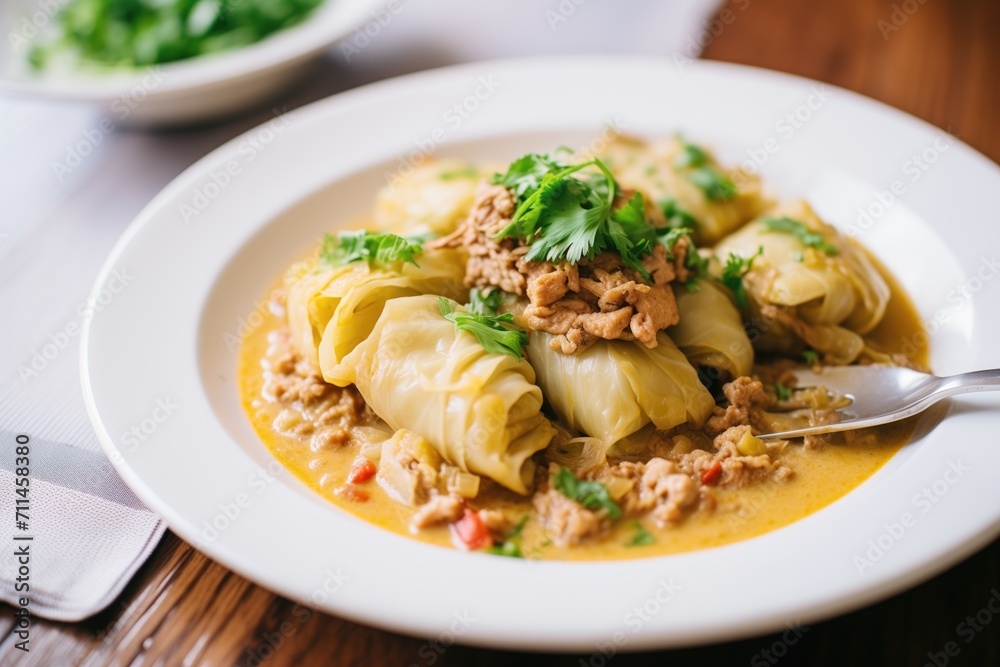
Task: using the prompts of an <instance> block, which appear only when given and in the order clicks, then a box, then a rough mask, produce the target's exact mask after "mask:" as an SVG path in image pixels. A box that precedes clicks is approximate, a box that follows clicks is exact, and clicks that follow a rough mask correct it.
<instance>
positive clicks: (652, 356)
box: [527, 331, 715, 451]
mask: <svg viewBox="0 0 1000 667" xmlns="http://www.w3.org/2000/svg"><path fill="white" fill-rule="evenodd" d="M551 340H552V335H551V334H548V333H545V332H543V331H531V332H529V333H528V347H527V354H528V360H529V361H530V362H531V366H532V368H534V369H535V373H536V375H537V378H538V385H539V386H540V387H541V388H542V391H543V392H544V394H545V398H546V400H547V401H548V403H549V405H550V406H551V407H552V409H553V410H555V412H556V414H557V415H559V417H560V419H561V420H562V421H563V422H564V423H566V424H567V425H568V426H570V427H571V428H573V429H575V430H577V431H579V432H581V433H583V434H585V435H588V436H590V437H592V438H597V439H598V440H600V441H601V443H602V444H603V446H604V448H605V451H607V449H609V448H610V447H611V446H612V445H614V444H615V443H616V442H618V441H620V440H622V439H624V438H626V437H628V436H630V435H632V434H633V433H635V432H636V431H639V430H640V429H642V428H643V427H644V426H646V425H647V424H649V423H653V424H654V425H655V426H656V428H660V429H670V428H673V427H675V426H678V425H679V424H683V423H685V422H687V423H689V424H691V425H692V426H695V427H701V426H702V424H704V423H705V420H706V419H708V417H709V416H710V415H711V414H712V408H714V407H715V401H714V400H713V399H712V395H711V394H710V393H709V392H708V390H707V389H706V388H705V387H704V385H702V383H701V381H700V380H699V379H698V372H697V371H696V370H695V369H694V368H693V367H692V366H691V364H690V363H689V362H688V360H687V358H686V357H685V356H684V355H683V354H682V353H681V351H680V350H678V349H677V346H676V345H674V343H673V341H672V340H670V338H669V337H668V336H667V335H666V334H665V333H663V332H662V331H661V332H660V333H659V335H658V336H657V345H656V347H654V348H647V347H646V346H645V345H640V344H637V343H634V342H631V341H622V340H600V341H597V342H596V343H594V344H593V345H591V346H590V347H588V348H586V349H585V350H583V351H581V352H577V353H575V354H562V353H561V352H557V351H555V350H553V349H552V348H550V347H549V342H550V341H551Z"/></svg>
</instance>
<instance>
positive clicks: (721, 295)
mask: <svg viewBox="0 0 1000 667" xmlns="http://www.w3.org/2000/svg"><path fill="white" fill-rule="evenodd" d="M696 289H697V291H691V290H689V289H688V288H686V287H684V286H683V285H680V286H677V285H675V286H674V297H675V298H676V300H677V310H678V312H679V313H680V322H678V323H677V324H675V325H674V326H672V327H670V328H669V329H667V334H668V335H669V336H670V339H671V340H673V341H674V343H675V344H676V345H677V347H678V348H679V349H680V351H681V352H683V353H684V356H686V357H687V358H688V361H690V362H691V364H692V365H694V366H695V367H696V368H699V369H715V371H717V372H715V373H713V374H712V375H711V379H713V380H716V379H723V376H725V377H726V378H728V379H732V378H738V377H740V376H742V375H749V374H750V369H751V368H752V367H753V346H752V345H751V343H750V339H749V338H748V337H747V334H746V332H745V331H744V330H743V320H742V319H741V318H740V311H739V310H737V309H736V306H734V305H733V303H732V301H731V300H730V298H729V295H728V293H727V292H726V289H725V288H724V287H721V286H720V285H719V284H717V283H716V282H715V281H714V280H710V279H703V280H699V281H698V282H697V283H696Z"/></svg>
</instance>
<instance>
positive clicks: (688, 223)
mask: <svg viewBox="0 0 1000 667" xmlns="http://www.w3.org/2000/svg"><path fill="white" fill-rule="evenodd" d="M659 206H660V211H662V212H663V217H664V218H666V219H667V226H668V227H688V228H690V229H697V228H698V225H699V224H700V223H699V222H698V219H697V218H695V217H694V216H693V215H691V214H690V213H688V212H687V211H685V210H684V209H683V208H681V207H680V206H678V205H677V200H676V199H673V198H672V197H671V198H668V199H663V200H661V201H660V202H659Z"/></svg>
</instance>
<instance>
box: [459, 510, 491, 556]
mask: <svg viewBox="0 0 1000 667" xmlns="http://www.w3.org/2000/svg"><path fill="white" fill-rule="evenodd" d="M451 537H452V541H453V542H455V545H456V546H458V547H459V548H460V549H466V550H469V551H476V550H478V549H487V548H489V547H491V546H493V536H492V535H490V531H489V529H488V528H487V527H486V525H485V524H483V520H482V519H480V518H479V513H478V512H474V511H473V510H470V509H468V508H466V510H465V513H464V514H462V517H461V518H460V519H459V520H458V521H456V522H455V523H453V524H451Z"/></svg>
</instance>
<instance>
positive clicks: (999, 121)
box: [0, 0, 1000, 667]
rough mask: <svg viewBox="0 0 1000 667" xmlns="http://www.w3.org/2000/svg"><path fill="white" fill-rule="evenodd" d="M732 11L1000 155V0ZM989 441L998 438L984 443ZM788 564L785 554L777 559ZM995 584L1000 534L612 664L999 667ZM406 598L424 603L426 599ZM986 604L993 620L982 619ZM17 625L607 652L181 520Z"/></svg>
mask: <svg viewBox="0 0 1000 667" xmlns="http://www.w3.org/2000/svg"><path fill="white" fill-rule="evenodd" d="M603 1H610V0H603ZM894 5H895V6H896V8H897V9H895V10H894ZM625 6H626V5H624V4H623V8H624V7H625ZM726 10H728V11H730V12H732V14H731V15H727V18H731V19H732V20H730V21H728V22H726V23H721V22H720V24H719V25H721V26H722V28H721V29H717V30H716V33H717V34H715V35H714V36H712V37H711V39H710V40H709V42H710V43H708V45H707V48H706V51H705V57H707V58H711V59H717V60H725V61H731V62H737V63H746V64H750V65H758V66H761V67H767V68H771V69H775V70H780V71H785V72H791V73H794V74H799V75H803V76H807V77H811V78H814V79H818V80H820V81H824V82H828V83H832V84H836V85H839V86H843V87H845V88H849V89H851V90H855V91H858V92H860V93H863V94H865V95H869V96H871V97H873V98H875V99H878V100H882V101H884V102H886V103H888V104H890V105H893V106H895V107H898V108H900V109H903V110H904V111H907V112H909V113H912V114H914V115H916V116H918V117H920V118H923V119H925V120H927V121H929V122H931V123H933V124H934V125H937V126H939V127H941V128H945V129H948V130H949V131H951V132H952V133H954V134H956V135H957V136H959V137H960V138H961V139H963V140H964V141H966V142H967V143H969V144H971V145H972V146H973V147H975V148H977V149H978V150H980V151H981V152H983V153H984V154H985V155H987V156H988V157H990V158H991V159H992V160H994V161H1000V85H998V84H1000V76H998V69H1000V39H997V38H996V31H997V29H998V27H1000V2H998V1H997V0H923V2H921V0H906V1H903V0H895V1H894V2H892V1H890V0H818V1H816V2H802V1H801V0H738V1H735V2H732V3H730V4H728V5H727V6H726V8H725V9H724V10H723V11H726ZM907 10H909V13H907ZM894 11H895V14H894ZM716 27H717V28H718V25H717V26H716ZM990 444H996V443H987V442H984V446H987V445H990ZM780 565H781V564H780V557H778V556H776V560H775V569H776V571H780ZM998 591H1000V542H997V543H994V544H992V545H991V546H989V547H988V548H986V549H985V550H983V551H981V552H980V553H978V554H977V555H975V556H973V557H972V558H970V559H968V560H967V561H966V562H964V563H962V564H960V565H958V566H957V567H955V568H953V569H952V570H950V571H948V572H946V573H944V574H942V575H940V576H938V577H936V578H934V579H933V580H931V581H929V582H927V583H925V584H923V585H921V586H918V587H917V588H915V589H912V590H910V591H908V592H906V593H903V594H901V595H898V596H896V597H894V598H892V599H890V600H887V601H885V602H883V603H881V604H878V605H875V606H873V607H869V608H867V609H864V610H861V611H858V612H855V613H852V614H849V615H846V616H842V617H840V618H836V619H833V620H830V621H827V622H825V623H820V624H817V625H815V626H813V627H809V628H803V629H800V630H799V632H798V636H796V635H795V633H792V634H789V635H787V636H788V637H794V638H795V639H796V641H795V643H794V644H790V643H788V642H785V641H784V640H783V636H782V635H781V634H777V635H773V636H766V637H758V638H754V639H749V640H745V641H740V642H735V643H730V644H724V645H718V646H710V647H702V648H697V649H690V650H683V651H670V652H660V653H649V654H628V655H621V656H617V657H615V658H614V660H613V664H615V665H622V666H625V665H665V664H670V665H686V664H699V665H704V664H709V665H714V664H727V665H728V664H750V665H770V664H781V665H845V664H850V665H897V664H899V665H924V664H930V665H934V664H935V661H936V664H937V666H938V667H941V666H942V665H944V664H946V663H947V664H952V665H998V664H1000V618H995V619H994V616H995V615H994V614H992V613H991V612H989V611H988V607H987V604H988V602H989V601H990V599H991V596H994V595H996V596H997V598H998V599H1000V592H998ZM407 604H412V605H414V606H415V607H416V608H419V605H420V602H419V601H418V600H409V601H407ZM995 604H996V603H994V605H995ZM983 610H987V611H986V612H985V613H983ZM977 614H978V615H979V620H978V621H975V620H974V623H976V624H982V625H977V627H981V630H979V631H976V632H974V633H973V634H972V636H971V638H970V637H969V635H968V633H962V634H959V633H960V628H959V627H958V626H959V624H960V623H963V622H965V621H966V618H967V617H973V619H975V617H976V616H977ZM987 617H988V618H989V619H990V621H991V622H992V623H983V621H984V620H985V619H986V618H987ZM964 627H966V628H968V627H972V626H970V625H966V626H964ZM10 628H11V610H10V608H7V607H5V608H0V636H2V637H5V639H4V640H3V642H2V644H0V663H2V664H5V665H7V664H9V665H27V664H31V665H57V666H59V665H241V666H245V667H256V665H260V664H267V665H365V666H368V665H401V666H404V667H408V666H410V665H418V666H421V667H423V666H430V665H445V666H450V665H465V664H474V665H498V666H499V665H509V664H518V665H565V666H566V667H569V666H571V665H572V666H577V665H588V664H591V665H595V666H596V665H600V664H604V663H603V662H602V661H601V660H600V659H595V660H592V659H591V656H547V655H529V654H513V653H505V652H502V651H488V650H480V649H471V648H464V647H459V646H452V647H447V648H446V647H445V646H443V645H441V644H435V643H432V642H428V641H426V640H421V639H414V638H409V637H403V636H400V635H396V634H392V633H388V632H383V631H380V630H376V629H372V628H368V627H363V626H359V625H356V624H354V623H350V622H347V621H344V620H341V619H338V618H335V617H331V616H327V615H324V614H320V613H316V612H312V611H310V610H308V609H305V608H303V607H301V606H298V605H296V604H295V603H293V602H290V601H288V600H285V599H283V598H281V597H279V596H276V595H274V594H272V593H270V592H268V591H266V590H264V589H262V588H259V587H257V586H255V585H253V584H251V583H249V582H247V581H246V580H244V579H242V578H241V577H239V576H237V575H235V574H233V573H232V572H229V571H228V570H226V569H225V568H223V567H221V566H219V565H217V564H215V563H213V562H212V561H211V560H209V559H208V558H207V557H205V556H204V555H202V554H200V553H198V552H197V551H195V550H193V549H192V548H191V547H189V546H188V545H187V544H185V543H184V542H182V541H181V540H179V539H178V538H177V537H175V536H173V535H170V534H168V535H167V536H166V537H165V538H164V539H163V542H162V543H161V544H160V546H159V548H158V549H157V551H156V553H155V555H154V556H153V557H152V558H151V559H150V560H149V562H148V563H146V565H145V566H144V567H143V568H142V570H141V571H140V572H139V574H138V575H137V576H136V577H135V579H134V580H133V581H132V582H131V583H130V584H129V586H128V588H127V589H126V590H125V592H124V593H123V594H122V595H121V596H120V598H119V599H118V600H117V601H116V602H114V603H113V604H112V605H111V607H109V608H108V609H107V610H105V611H104V612H102V613H101V614H99V615H97V616H96V617H94V618H91V619H89V620H88V621H86V622H83V623H77V624H60V623H52V622H46V621H42V620H37V619H36V621H35V624H34V626H33V629H32V643H31V646H32V651H31V653H30V654H24V653H23V652H21V651H16V650H13V642H14V638H13V637H12V636H11V635H10V634H9V632H10ZM967 640H968V641H967ZM948 642H955V648H957V649H958V653H957V655H955V656H946V655H945V653H944V651H945V650H946V647H947V646H948ZM765 651H769V653H767V654H765V653H764V652H765ZM954 652H955V651H954V650H953V653H954Z"/></svg>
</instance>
